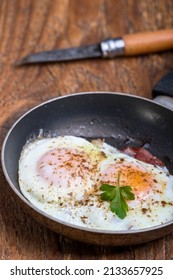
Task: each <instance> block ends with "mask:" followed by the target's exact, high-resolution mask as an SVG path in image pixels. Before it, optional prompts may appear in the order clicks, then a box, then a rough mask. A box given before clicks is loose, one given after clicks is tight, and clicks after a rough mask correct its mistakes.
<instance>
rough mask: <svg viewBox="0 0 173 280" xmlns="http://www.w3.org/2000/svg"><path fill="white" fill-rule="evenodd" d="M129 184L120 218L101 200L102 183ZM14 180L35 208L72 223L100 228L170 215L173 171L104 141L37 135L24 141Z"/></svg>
mask: <svg viewBox="0 0 173 280" xmlns="http://www.w3.org/2000/svg"><path fill="white" fill-rule="evenodd" d="M118 173H120V174H121V177H120V184H121V186H127V185H130V186H131V187H132V189H133V192H134V194H135V200H132V201H128V206H129V211H128V212H127V216H126V217H125V219H120V218H118V216H116V214H115V213H112V212H111V211H110V203H109V202H107V201H103V200H101V197H100V195H101V191H100V190H99V188H100V186H101V185H102V184H110V185H117V174H118ZM19 185H20V189H21V192H22V193H23V195H24V196H25V197H26V198H27V199H28V200H29V201H30V202H31V203H32V204H33V205H35V206H36V207H37V208H38V209H40V210H42V211H43V212H45V213H47V214H49V215H51V216H53V217H55V218H57V219H59V220H61V221H64V222H68V223H71V224H73V225H77V226H82V227H86V228H92V229H103V230H109V231H110V230H112V231H119V230H130V229H143V228H148V227H151V226H156V225H159V224H162V223H165V222H167V221H170V220H172V219H173V176H172V175H170V174H169V172H168V170H167V169H166V167H159V166H154V165H152V164H148V163H144V162H142V161H139V160H137V159H135V158H132V157H130V156H128V155H126V154H124V153H122V152H120V151H119V150H117V149H116V148H114V147H112V146H110V145H108V144H106V143H105V142H104V141H93V142H92V143H90V142H89V141H87V140H85V139H83V138H81V137H75V136H59V137H54V138H40V139H36V140H34V141H33V142H30V143H28V144H26V145H25V146H24V148H23V150H22V153H21V157H20V160H19Z"/></svg>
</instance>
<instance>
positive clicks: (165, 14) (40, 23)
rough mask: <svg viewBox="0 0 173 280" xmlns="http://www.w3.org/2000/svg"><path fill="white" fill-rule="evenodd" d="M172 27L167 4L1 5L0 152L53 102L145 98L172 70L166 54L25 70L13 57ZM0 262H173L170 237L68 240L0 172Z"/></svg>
mask: <svg viewBox="0 0 173 280" xmlns="http://www.w3.org/2000/svg"><path fill="white" fill-rule="evenodd" d="M171 27H173V2H172V0H167V1H166V0H153V1H146V0H144V1H133V0H116V1H114V0H108V1H106V0H94V1H93V0H63V1H62V0H37V1H35V0H26V1H25V0H16V1H13V0H1V1H0V96H1V99H0V141H1V142H0V144H1V146H2V142H3V139H4V137H5V135H6V133H7V131H8V129H9V128H10V127H11V125H12V124H13V123H14V121H16V120H17V119H18V117H20V116H21V115H22V114H23V113H25V112H26V111H27V110H28V109H30V108H32V107H33V106H35V105H37V104H40V103H41V102H43V101H46V100H48V99H50V98H52V97H56V96H60V95H66V94H70V93H73V92H82V91H115V92H126V93H131V94H136V95H140V96H145V97H147V98H151V91H152V87H153V86H154V85H155V83H156V82H157V81H158V79H159V78H160V77H161V76H162V75H163V74H164V73H166V72H168V71H169V70H173V53H172V52H171V51H169V52H163V53H160V54H152V55H146V56H140V57H132V58H118V59H113V60H101V59H94V60H85V61H80V62H79V61H78V62H69V63H55V64H47V65H42V66H39V65H35V66H30V67H16V66H15V65H14V63H15V62H16V61H17V60H18V59H19V58H21V57H23V56H24V55H26V54H28V53H29V52H36V51H42V50H48V49H52V48H65V47H70V46H76V45H82V44H89V43H94V42H97V41H100V40H102V39H104V38H107V37H110V36H120V35H123V34H126V33H133V32H140V31H141V32H142V31H153V30H157V29H162V28H171ZM11 156H13V155H11ZM0 259H6V260H7V259H141V260H142V259H173V234H170V235H168V236H165V237H164V238H161V239H159V240H156V241H153V242H149V243H147V244H142V245H137V246H129V247H121V248H116V247H114V248H111V247H100V246H93V245H88V244H82V243H79V242H76V241H72V240H69V239H67V238H65V237H63V236H60V235H58V234H55V233H53V232H51V231H50V230H48V229H46V228H45V227H44V226H41V225H40V224H38V223H37V222H36V221H34V220H33V219H32V218H31V217H30V216H28V215H26V214H25V213H24V211H23V209H22V208H21V207H20V206H19V205H17V202H16V200H15V199H14V197H13V196H11V195H10V193H9V187H8V184H7V182H6V180H5V178H4V175H3V173H2V168H1V172H0Z"/></svg>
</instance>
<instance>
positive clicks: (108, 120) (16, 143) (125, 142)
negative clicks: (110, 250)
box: [2, 92, 173, 246]
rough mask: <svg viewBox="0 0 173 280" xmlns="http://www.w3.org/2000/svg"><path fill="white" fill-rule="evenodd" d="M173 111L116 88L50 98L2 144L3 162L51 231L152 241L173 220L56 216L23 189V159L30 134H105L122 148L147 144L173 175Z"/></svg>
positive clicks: (101, 239)
mask: <svg viewBox="0 0 173 280" xmlns="http://www.w3.org/2000/svg"><path fill="white" fill-rule="evenodd" d="M172 124H173V112H172V111H171V110H169V109H167V108H165V107H164V106H161V105H158V104H156V103H154V102H153V101H150V100H147V99H145V98H141V97H137V96H133V95H128V94H122V93H113V92H86V93H77V94H71V95H67V96H65V97H58V98H55V99H52V100H49V101H47V102H45V103H42V104H41V105H39V106H37V107H35V108H33V109H32V110H30V111H29V112H27V113H26V114H25V115H23V116H22V117H21V118H20V119H19V120H18V121H17V122H16V123H15V124H14V125H13V126H12V128H11V129H10V130H9V132H8V134H7V136H6V138H5V140H4V143H3V147H2V167H3V171H4V174H5V177H6V179H7V181H8V183H9V185H10V187H11V189H12V191H13V194H15V195H16V199H17V200H18V203H20V204H21V205H22V207H23V208H24V209H25V210H26V211H27V212H29V214H31V215H32V216H33V217H34V218H35V219H36V220H37V221H39V222H40V223H42V224H44V225H45V226H46V227H48V228H50V229H51V230H53V231H55V232H57V233H59V234H62V235H65V236H67V237H69V238H72V239H76V240H78V241H83V242H87V243H92V244H100V245H115V246H122V245H130V244H138V243H143V242H147V241H149V240H153V239H156V238H159V237H161V236H164V235H166V234H168V233H170V232H171V231H172V230H173V221H170V222H167V223H165V224H164V225H159V226H155V227H150V228H149V229H142V230H131V231H114V232H112V231H109V230H93V229H86V228H83V227H80V226H75V225H72V224H69V223H67V222H62V221H60V220H58V219H55V218H53V217H50V216H49V215H47V214H45V213H43V212H42V211H40V210H39V209H37V208H36V207H35V206H34V205H32V204H31V203H30V202H29V201H28V200H27V199H25V197H24V196H23V195H22V194H21V192H20V189H19V184H18V175H17V174H18V160H19V156H20V153H21V150H22V147H23V146H24V144H25V143H26V141H27V140H28V139H31V138H34V137H37V136H38V135H40V133H41V134H45V135H47V134H50V133H51V134H52V135H74V136H80V137H84V138H86V139H88V140H91V139H96V138H104V139H105V140H106V142H107V143H108V144H111V145H113V146H115V147H118V148H124V147H126V146H132V147H139V146H143V147H146V148H147V149H148V150H149V151H150V152H152V153H153V154H154V155H156V156H157V157H158V158H160V159H161V160H162V161H163V162H164V163H165V164H166V166H167V167H168V169H169V171H170V172H171V173H172V174H173V129H172Z"/></svg>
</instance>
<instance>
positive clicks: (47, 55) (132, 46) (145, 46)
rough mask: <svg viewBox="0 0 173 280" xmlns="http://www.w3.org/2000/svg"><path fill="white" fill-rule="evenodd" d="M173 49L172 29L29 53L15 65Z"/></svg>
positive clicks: (141, 53) (134, 54)
mask: <svg viewBox="0 0 173 280" xmlns="http://www.w3.org/2000/svg"><path fill="white" fill-rule="evenodd" d="M170 49H173V29H165V30H157V31H149V32H142V33H136V34H127V35H124V36H123V37H118V38H110V39H106V40H103V41H101V42H99V43H97V44H92V45H85V46H79V47H72V48H66V49H55V50H49V51H43V52H38V53H31V54H29V55H27V56H25V57H24V58H22V59H21V60H19V61H18V62H17V63H16V65H25V64H36V63H48V62H58V61H59V62H60V61H72V60H81V59H90V58H100V57H101V58H114V57H118V56H136V55H143V54H149V53H156V52H161V51H166V50H170Z"/></svg>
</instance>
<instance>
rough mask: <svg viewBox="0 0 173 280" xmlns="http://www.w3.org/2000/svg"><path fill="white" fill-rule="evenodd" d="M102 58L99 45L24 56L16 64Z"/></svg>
mask: <svg viewBox="0 0 173 280" xmlns="http://www.w3.org/2000/svg"><path fill="white" fill-rule="evenodd" d="M101 56H102V51H101V48H100V45H99V44H95V45H88V46H81V47H74V48H67V49H57V50H52V51H43V52H40V53H33V54H30V55H28V56H25V57H24V58H22V59H21V60H19V61H18V62H17V65H24V64H33V63H45V62H56V61H71V60H78V59H87V58H97V57H101Z"/></svg>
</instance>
